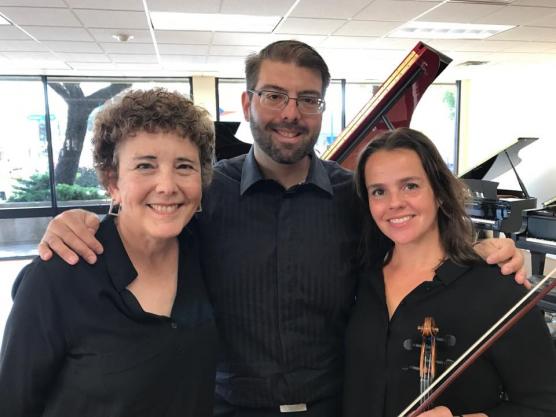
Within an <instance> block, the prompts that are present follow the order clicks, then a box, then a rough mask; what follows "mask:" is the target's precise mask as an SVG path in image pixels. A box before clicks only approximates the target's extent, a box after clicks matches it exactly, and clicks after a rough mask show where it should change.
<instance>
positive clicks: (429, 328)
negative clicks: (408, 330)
mask: <svg viewBox="0 0 556 417" xmlns="http://www.w3.org/2000/svg"><path fill="white" fill-rule="evenodd" d="M417 329H418V330H419V332H421V353H420V355H419V391H420V393H421V394H422V393H424V392H428V389H429V387H430V386H431V384H432V383H433V381H434V378H435V377H436V335H437V334H438V327H436V323H435V322H434V319H433V318H432V317H425V319H424V321H423V324H422V325H421V326H419V327H417ZM426 399H427V396H422V397H421V399H420V403H421V404H422V403H423V402H424V401H425V400H426Z"/></svg>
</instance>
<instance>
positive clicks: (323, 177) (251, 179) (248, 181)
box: [240, 147, 334, 195]
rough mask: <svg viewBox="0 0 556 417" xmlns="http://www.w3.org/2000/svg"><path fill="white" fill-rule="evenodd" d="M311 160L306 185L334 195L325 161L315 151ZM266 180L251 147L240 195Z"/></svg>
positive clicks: (246, 158)
mask: <svg viewBox="0 0 556 417" xmlns="http://www.w3.org/2000/svg"><path fill="white" fill-rule="evenodd" d="M309 158H310V160H311V163H310V165H309V174H308V175H307V179H306V181H305V184H313V185H314V186H316V187H318V188H320V189H321V190H323V191H325V192H327V193H328V194H330V195H334V191H333V189H332V184H331V183H330V177H329V176H328V173H327V171H326V168H325V167H324V163H323V161H322V160H321V159H320V158H318V157H317V156H316V155H315V152H314V151H311V153H310V154H309ZM264 180H265V178H264V176H263V173H262V172H261V169H260V168H259V164H257V161H256V160H255V153H254V150H253V147H251V149H250V150H249V153H248V154H247V155H246V157H245V162H244V163H243V168H242V170H241V184H240V195H243V194H244V193H245V192H246V191H247V190H248V189H249V188H251V187H252V186H253V185H254V184H256V183H257V182H259V181H264Z"/></svg>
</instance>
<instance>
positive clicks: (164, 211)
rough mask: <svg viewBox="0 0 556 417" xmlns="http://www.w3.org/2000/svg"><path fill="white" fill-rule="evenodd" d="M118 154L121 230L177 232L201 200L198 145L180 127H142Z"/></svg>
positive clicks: (132, 234) (129, 233) (152, 234)
mask: <svg viewBox="0 0 556 417" xmlns="http://www.w3.org/2000/svg"><path fill="white" fill-rule="evenodd" d="M116 154H117V158H118V178H117V179H115V180H112V181H111V182H110V186H109V192H110V195H111V197H112V199H113V200H114V201H115V202H117V203H119V204H120V206H121V210H120V214H119V217H118V228H119V230H120V233H123V234H124V235H125V236H124V237H127V238H128V240H129V238H133V239H154V240H158V239H168V238H172V237H175V236H177V235H178V234H179V233H180V232H181V231H182V229H183V228H184V226H185V225H186V224H187V223H188V222H189V220H191V217H193V215H194V213H195V211H196V210H197V208H198V207H199V204H200V202H201V194H202V186H201V165H200V162H199V150H198V148H197V146H196V145H194V144H193V143H192V142H191V141H190V140H189V139H187V138H182V137H180V136H178V135H176V134H175V133H147V132H139V133H137V134H136V135H135V136H132V137H129V138H126V139H125V140H124V141H123V142H121V143H120V144H118V147H117V150H116Z"/></svg>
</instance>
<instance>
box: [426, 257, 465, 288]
mask: <svg viewBox="0 0 556 417" xmlns="http://www.w3.org/2000/svg"><path fill="white" fill-rule="evenodd" d="M469 268H471V266H470V265H458V264H456V263H454V262H453V261H451V260H450V259H446V261H444V263H443V264H442V265H440V266H439V267H438V269H437V270H436V276H435V281H436V280H438V281H439V282H441V283H443V284H444V285H450V284H451V283H452V282H454V281H455V280H457V279H458V278H459V277H460V276H462V275H463V274H465V273H466V272H467V271H468V270H469Z"/></svg>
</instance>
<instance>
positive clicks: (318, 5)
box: [291, 0, 369, 19]
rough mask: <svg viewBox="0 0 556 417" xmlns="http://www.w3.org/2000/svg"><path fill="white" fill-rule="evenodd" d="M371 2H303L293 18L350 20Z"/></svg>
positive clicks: (357, 0) (305, 0) (352, 0)
mask: <svg viewBox="0 0 556 417" xmlns="http://www.w3.org/2000/svg"><path fill="white" fill-rule="evenodd" d="M368 3H369V0H342V1H338V0H302V1H301V2H300V3H299V4H298V5H297V7H296V8H295V9H293V11H292V14H291V16H292V17H309V18H323V19H325V18H331V19H348V18H351V17H353V16H354V15H356V14H357V13H359V12H360V11H361V10H362V9H363V8H364V7H365V6H366V5H367V4H368Z"/></svg>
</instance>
